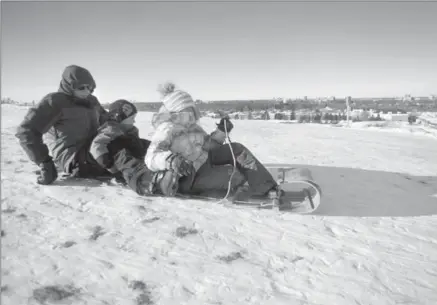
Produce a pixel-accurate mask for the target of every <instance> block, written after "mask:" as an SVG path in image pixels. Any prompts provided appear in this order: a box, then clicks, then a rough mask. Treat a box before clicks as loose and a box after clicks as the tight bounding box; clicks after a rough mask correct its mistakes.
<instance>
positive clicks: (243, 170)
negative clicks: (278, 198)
mask: <svg viewBox="0 0 437 305" xmlns="http://www.w3.org/2000/svg"><path fill="white" fill-rule="evenodd" d="M231 146H232V150H233V152H234V156H235V158H237V159H240V160H239V161H238V162H236V167H237V170H236V172H235V174H234V177H233V179H232V183H231V189H235V188H236V187H238V186H240V185H242V184H244V183H245V182H246V181H247V183H248V184H249V190H250V192H251V193H252V194H253V195H265V194H266V193H267V192H268V191H269V190H271V189H272V188H273V187H275V186H276V185H277V183H276V181H275V179H274V178H273V177H272V175H271V174H270V172H269V171H268V170H267V169H266V168H265V167H264V166H263V165H262V164H261V162H259V161H258V159H256V158H255V157H254V156H253V154H252V153H251V152H250V150H248V149H247V148H246V147H245V146H244V145H242V144H240V143H235V142H234V143H231ZM240 156H245V158H252V159H253V161H254V164H255V167H254V168H247V167H245V166H244V161H245V160H242V159H241V158H238V157H240ZM233 164H234V160H233V157H232V152H231V149H230V147H229V145H228V144H223V145H221V146H220V147H217V148H215V149H212V150H210V151H209V154H208V160H207V162H206V163H205V164H203V165H202V166H201V167H200V168H199V170H198V171H197V172H196V174H195V175H194V177H182V178H181V179H180V181H179V192H181V193H183V194H199V193H202V194H203V193H205V192H206V193H208V192H214V191H220V190H225V191H226V190H227V188H228V184H229V179H230V177H231V174H232V171H233V166H232V165H233ZM229 165H231V166H229Z"/></svg>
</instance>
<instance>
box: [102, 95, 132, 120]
mask: <svg viewBox="0 0 437 305" xmlns="http://www.w3.org/2000/svg"><path fill="white" fill-rule="evenodd" d="M108 112H109V117H110V118H111V119H113V120H116V121H117V122H121V121H123V120H125V119H127V118H128V117H131V116H133V115H134V114H136V113H137V112H138V110H137V107H135V105H134V104H132V103H131V102H129V101H127V100H116V101H115V102H113V103H111V104H109V107H108Z"/></svg>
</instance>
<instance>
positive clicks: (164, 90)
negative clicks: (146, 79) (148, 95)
mask: <svg viewBox="0 0 437 305" xmlns="http://www.w3.org/2000/svg"><path fill="white" fill-rule="evenodd" d="M158 91H159V92H160V93H161V95H162V99H161V101H162V103H163V105H164V107H165V108H166V109H167V110H168V111H169V112H178V111H181V110H184V109H187V108H189V107H193V108H194V109H196V104H195V103H194V100H193V98H192V97H191V95H189V94H188V93H187V92H185V91H182V90H175V85H174V84H173V83H164V84H163V85H161V86H160V87H159V88H158Z"/></svg>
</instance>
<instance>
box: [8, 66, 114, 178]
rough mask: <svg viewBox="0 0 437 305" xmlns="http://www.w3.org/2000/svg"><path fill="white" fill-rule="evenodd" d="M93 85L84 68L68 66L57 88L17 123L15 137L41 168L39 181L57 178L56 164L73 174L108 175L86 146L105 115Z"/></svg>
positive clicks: (91, 78)
mask: <svg viewBox="0 0 437 305" xmlns="http://www.w3.org/2000/svg"><path fill="white" fill-rule="evenodd" d="M95 88H96V83H95V81H94V78H93V77H92V75H91V73H90V72H89V71H88V70H87V69H85V68H82V67H79V66H76V65H71V66H68V67H66V68H65V70H64V72H63V74H62V80H61V83H60V85H59V89H58V91H57V92H53V93H49V94H48V95H46V96H45V97H43V98H42V100H41V101H40V102H39V103H38V104H37V105H36V107H34V108H31V109H30V110H29V111H28V113H27V114H26V116H25V118H24V120H23V121H22V122H21V124H20V125H19V126H18V128H17V133H16V137H17V138H18V139H19V141H20V145H21V146H22V147H23V149H24V151H25V152H26V154H27V155H28V157H29V159H30V160H31V161H33V162H34V163H36V164H37V165H38V166H39V167H40V171H39V173H38V178H37V182H38V183H39V184H45V185H47V184H51V183H53V182H54V181H55V180H56V179H57V177H58V169H57V168H56V166H55V164H56V165H57V167H58V168H59V170H62V171H64V172H65V173H68V174H70V175H71V176H74V177H82V178H92V177H97V176H102V175H110V173H109V172H108V171H106V170H105V169H104V168H102V167H101V166H99V165H98V163H97V162H96V161H95V160H94V159H93V158H92V156H91V155H90V153H89V145H90V143H91V141H92V139H93V138H94V136H95V135H96V133H97V129H98V128H99V126H100V124H102V123H103V122H104V121H106V116H107V112H106V111H105V110H104V109H103V107H102V106H101V104H100V103H99V101H98V100H97V98H96V97H95V96H93V95H92V92H93V91H94V89H95ZM43 136H44V141H43ZM50 153H51V156H50Z"/></svg>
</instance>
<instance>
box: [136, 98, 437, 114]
mask: <svg viewBox="0 0 437 305" xmlns="http://www.w3.org/2000/svg"><path fill="white" fill-rule="evenodd" d="M134 103H135V105H136V106H137V108H138V110H139V111H151V112H154V111H158V109H159V108H160V107H161V105H162V104H161V103H159V102H155V103H143V102H134ZM196 104H197V106H198V107H199V109H200V110H201V111H211V112H217V111H224V112H243V111H262V110H269V109H276V110H279V111H287V110H290V111H296V110H300V109H306V110H317V109H322V108H325V107H330V108H332V109H333V110H339V111H344V110H346V104H345V101H344V100H342V99H340V100H334V101H322V102H317V101H311V100H289V101H287V102H286V103H284V102H282V101H275V100H230V101H213V102H208V103H205V102H202V101H200V100H197V101H196ZM350 106H351V109H352V110H353V109H364V110H369V109H374V110H379V111H384V112H389V111H391V112H401V113H406V112H412V111H437V100H421V101H412V102H406V101H399V100H395V99H384V100H364V99H359V100H353V101H352V103H351V105H350Z"/></svg>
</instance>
